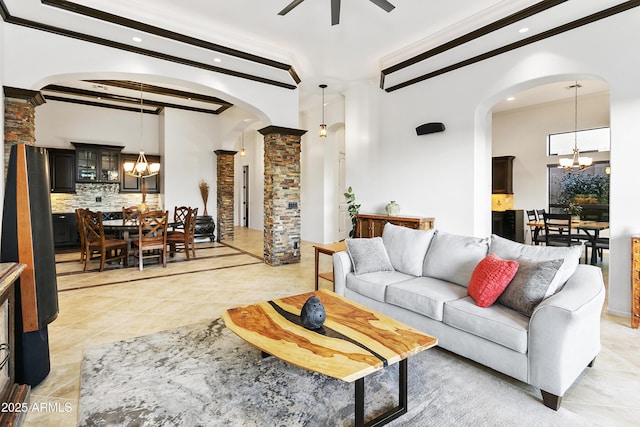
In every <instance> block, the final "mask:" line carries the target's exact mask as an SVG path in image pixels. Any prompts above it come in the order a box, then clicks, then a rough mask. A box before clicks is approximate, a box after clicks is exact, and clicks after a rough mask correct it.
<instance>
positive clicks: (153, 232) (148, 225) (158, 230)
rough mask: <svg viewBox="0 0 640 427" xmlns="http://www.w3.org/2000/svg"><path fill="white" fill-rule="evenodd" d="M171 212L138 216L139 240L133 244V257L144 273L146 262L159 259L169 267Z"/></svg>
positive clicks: (156, 212)
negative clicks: (168, 230) (168, 232)
mask: <svg viewBox="0 0 640 427" xmlns="http://www.w3.org/2000/svg"><path fill="white" fill-rule="evenodd" d="M168 221H169V211H149V212H145V213H143V214H142V213H141V214H139V215H138V239H137V240H134V241H133V242H132V244H133V251H134V252H133V256H134V258H138V266H139V268H140V271H142V269H143V266H144V262H143V261H144V260H145V259H148V258H158V260H159V262H162V266H163V267H166V266H167V225H168Z"/></svg>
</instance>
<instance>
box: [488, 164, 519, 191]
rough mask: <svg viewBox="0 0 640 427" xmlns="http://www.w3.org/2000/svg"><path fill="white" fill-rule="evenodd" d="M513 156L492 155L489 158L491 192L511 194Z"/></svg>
mask: <svg viewBox="0 0 640 427" xmlns="http://www.w3.org/2000/svg"><path fill="white" fill-rule="evenodd" d="M513 159H515V157H514V156H502V157H493V158H492V159H491V165H492V167H491V178H492V179H491V182H492V185H491V192H492V193H493V194H513Z"/></svg>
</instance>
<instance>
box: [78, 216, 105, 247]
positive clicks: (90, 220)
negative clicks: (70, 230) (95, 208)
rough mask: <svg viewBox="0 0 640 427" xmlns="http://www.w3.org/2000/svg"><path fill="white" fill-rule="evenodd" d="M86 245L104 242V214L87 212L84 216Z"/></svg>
mask: <svg viewBox="0 0 640 427" xmlns="http://www.w3.org/2000/svg"><path fill="white" fill-rule="evenodd" d="M83 223H84V232H85V244H87V245H88V244H89V243H96V242H100V241H103V240H104V239H105V236H104V226H103V225H102V212H92V211H90V210H87V212H85V214H84V222H83Z"/></svg>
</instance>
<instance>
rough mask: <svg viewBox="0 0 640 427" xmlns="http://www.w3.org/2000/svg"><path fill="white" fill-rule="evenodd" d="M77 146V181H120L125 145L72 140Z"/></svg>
mask: <svg viewBox="0 0 640 427" xmlns="http://www.w3.org/2000/svg"><path fill="white" fill-rule="evenodd" d="M72 144H73V145H75V147H76V182H102V183H119V182H120V151H121V150H122V148H123V147H121V146H113V145H94V144H82V143H79V142H72Z"/></svg>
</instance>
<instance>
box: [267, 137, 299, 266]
mask: <svg viewBox="0 0 640 427" xmlns="http://www.w3.org/2000/svg"><path fill="white" fill-rule="evenodd" d="M258 132H260V133H261V134H262V135H264V262H266V263H267V264H269V265H272V266H278V265H284V264H293V263H297V262H300V137H301V136H302V135H304V134H305V133H306V132H307V131H306V130H299V129H289V128H283V127H277V126H267V127H266V128H263V129H260V130H259V131H258Z"/></svg>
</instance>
